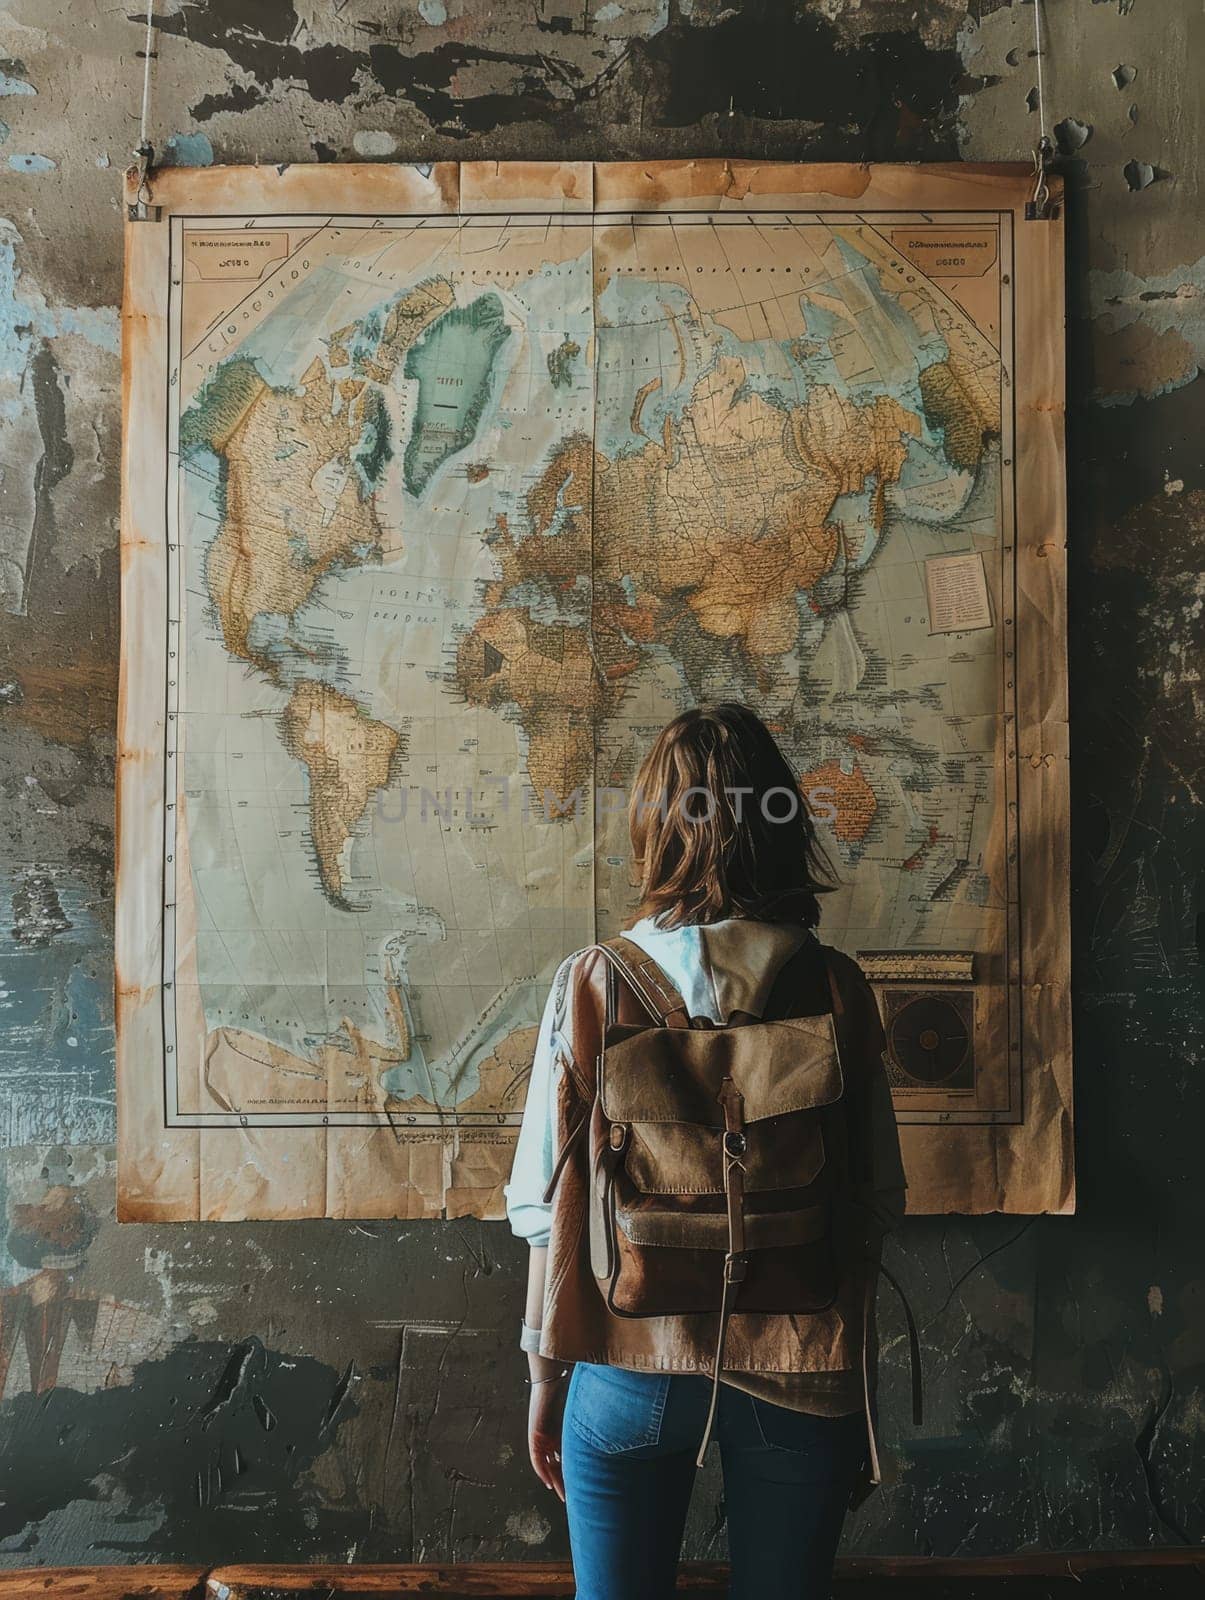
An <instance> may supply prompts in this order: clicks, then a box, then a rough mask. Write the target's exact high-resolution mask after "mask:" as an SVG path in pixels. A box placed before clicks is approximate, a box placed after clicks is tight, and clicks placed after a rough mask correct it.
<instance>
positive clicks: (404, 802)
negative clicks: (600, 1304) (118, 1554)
mask: <svg viewBox="0 0 1205 1600" xmlns="http://www.w3.org/2000/svg"><path fill="white" fill-rule="evenodd" d="M1026 199H1027V185H1026V182H1025V179H1024V177H1023V176H1022V175H1021V174H1020V172H1019V169H1016V168H1010V167H1002V168H960V167H933V168H893V167H883V168H846V167H831V168H824V167H798V168H797V167H792V166H786V165H783V166H776V165H774V164H770V165H765V164H763V165H760V166H759V165H753V164H748V165H746V164H742V163H724V162H694V163H691V162H680V163H659V164H654V165H653V166H647V165H646V166H640V167H635V166H632V167H628V166H623V165H614V166H594V167H591V166H590V165H588V164H568V165H563V166H556V165H553V166H531V165H522V164H518V165H514V166H508V165H507V164H494V163H489V164H464V165H461V166H456V165H454V164H446V165H435V166H430V167H385V166H380V167H362V166H361V167H347V168H332V167H322V168H308V169H307V168H298V167H291V168H286V169H284V170H282V171H278V170H277V169H275V168H267V169H259V168H255V169H238V168H234V169H227V170H222V169H212V170H207V171H203V172H186V171H172V172H167V173H164V174H162V175H161V176H160V177H159V178H158V179H157V180H156V184H155V186H154V189H153V193H152V213H151V216H150V217H149V218H148V219H147V220H137V221H133V220H132V221H130V222H129V223H128V224H127V283H126V303H125V328H126V345H125V362H126V436H125V456H124V489H125V503H124V516H123V553H124V569H123V621H124V648H123V682H122V713H121V716H122V723H121V730H120V734H121V758H122V767H121V785H120V820H119V881H118V928H117V934H118V967H119V978H118V985H119V990H118V1005H119V1104H120V1108H121V1112H120V1210H121V1215H122V1216H123V1217H125V1218H130V1219H148V1220H149V1219H158V1220H171V1219H175V1218H206V1219H221V1218H225V1219H239V1218H244V1217H255V1216H262V1217H284V1216H309V1215H319V1216H321V1215H330V1216H346V1217H357V1216H358V1217H373V1216H438V1215H465V1214H467V1215H477V1216H485V1217H490V1216H498V1215H500V1214H501V1211H502V1203H503V1202H502V1185H503V1183H504V1182H505V1180H506V1177H507V1174H508V1171H509V1167H510V1162H511V1158H512V1155H513V1148H514V1139H515V1136H516V1132H517V1128H518V1125H519V1121H520V1119H521V1116H522V1110H523V1103H524V1096H525V1092H526V1086H527V1078H528V1072H529V1068H530V1062H531V1056H532V1051H533V1048H534V1043H535V1037H536V1029H537V1026H538V1022H539V1017H540V1013H541V1010H542V1007H543V1003H544V999H545V996H546V994H547V992H548V987H549V984H550V982H551V979H552V976H553V973H554V972H555V970H556V968H557V966H558V964H559V963H560V961H561V960H562V959H563V958H564V956H565V955H567V954H568V953H570V952H571V951H573V950H575V949H579V948H581V947H582V946H583V945H586V944H589V943H590V942H591V940H592V939H594V938H596V937H600V936H607V935H609V934H611V933H614V932H617V931H619V929H620V928H621V927H622V925H623V923H624V920H625V918H626V917H627V916H628V915H629V913H630V911H631V907H632V904H633V890H632V884H631V872H630V864H629V861H628V851H627V841H626V822H625V817H624V810H625V807H626V800H627V795H628V792H629V790H630V786H631V783H632V780H633V777H634V773H635V770H636V767H637V765H638V763H639V761H640V758H641V756H642V755H643V753H644V752H645V750H646V749H647V748H648V745H649V742H650V740H651V738H652V737H653V735H654V734H655V732H656V730H657V729H658V728H659V727H660V726H661V725H662V724H663V723H664V722H665V721H666V720H667V719H668V718H669V717H671V716H673V715H674V714H675V713H676V712H678V711H679V710H681V709H683V708H684V707H686V706H689V705H693V704H696V703H698V702H700V701H703V700H707V699H715V698H725V699H740V700H743V701H745V702H747V703H748V704H749V705H751V706H752V707H753V708H754V709H755V710H756V711H757V712H758V713H759V714H760V715H761V716H762V717H763V718H764V719H765V720H766V721H767V723H768V724H769V725H770V727H771V728H772V730H773V731H774V733H775V735H776V737H777V738H778V740H779V742H780V744H781V745H782V747H783V749H784V751H785V753H786V754H787V756H788V759H789V760H790V762H791V763H792V765H793V767H794V769H795V770H796V772H797V773H798V775H799V781H800V786H801V790H802V791H803V793H804V795H805V796H806V797H807V802H808V804H809V806H810V807H811V810H812V812H813V814H814V817H815V819H816V823H817V827H818V831H819V834H820V838H821V840H822V843H823V845H824V848H825V850H826V853H827V855H828V858H829V860H830V862H831V864H832V867H833V872H834V876H835V879H836V880H837V884H838V887H837V888H836V889H835V890H834V892H832V893H831V894H829V895H827V896H825V899H824V908H823V909H824V920H823V925H822V936H823V937H824V938H825V939H826V940H827V941H828V942H831V943H833V944H836V945H838V946H839V947H840V948H842V949H844V950H846V951H848V952H849V953H850V954H852V955H855V956H857V957H858V959H859V960H861V961H862V964H863V966H864V967H865V969H866V971H867V973H868V975H869V976H870V978H871V980H872V982H873V984H874V986H875V989H876V993H877V996H878V1000H879V1004H880V1009H881V1011H882V1014H883V1019H884V1025H885V1028H886V1032H887V1039H888V1051H887V1057H886V1059H887V1066H888V1072H889V1075H890V1077H891V1081H892V1085H893V1090H894V1094H895V1100H896V1110H897V1116H898V1117H899V1120H900V1123H901V1127H902V1133H903V1142H904V1150H905V1160H906V1164H907V1167H908V1176H909V1183H910V1190H911V1195H910V1204H911V1208H912V1209H913V1210H932V1211H946V1210H964V1211H987V1210H1013V1211H1036V1210H1066V1209H1069V1208H1070V1207H1071V1205H1072V1204H1073V1194H1074V1189H1073V1166H1072V1157H1071V1098H1070V1025H1069V993H1068V972H1069V951H1068V946H1067V855H1068V852H1067V839H1066V832H1067V763H1066V707H1065V667H1064V649H1063V607H1064V597H1063V566H1064V548H1063V546H1064V535H1063V527H1064V516H1063V463H1062V398H1063V396H1062V358H1061V345H1060V341H1061V336H1062V334H1061V329H1062V315H1061V303H1062V302H1061V295H1062V281H1061V248H1062V246H1061V224H1060V223H1059V222H1057V221H1029V220H1027V219H1026V217H1025V201H1026Z"/></svg>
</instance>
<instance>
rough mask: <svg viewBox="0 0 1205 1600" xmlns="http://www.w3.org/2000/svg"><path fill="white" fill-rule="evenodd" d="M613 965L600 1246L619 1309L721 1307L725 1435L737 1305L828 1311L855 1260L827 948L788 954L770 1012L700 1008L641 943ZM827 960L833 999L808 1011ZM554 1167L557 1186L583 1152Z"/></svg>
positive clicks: (598, 1266) (593, 1205) (595, 1117)
mask: <svg viewBox="0 0 1205 1600" xmlns="http://www.w3.org/2000/svg"><path fill="white" fill-rule="evenodd" d="M597 949H598V950H599V952H600V953H601V954H602V955H603V956H605V958H606V961H607V972H606V991H605V992H606V1003H605V1012H604V1019H603V1048H602V1051H601V1054H600V1056H599V1059H598V1062H597V1069H596V1081H595V1085H594V1091H595V1092H594V1101H593V1105H592V1107H591V1109H590V1112H589V1114H588V1115H587V1116H586V1117H585V1118H584V1119H583V1123H582V1124H581V1126H580V1127H579V1129H577V1130H575V1134H577V1133H581V1132H584V1131H585V1129H586V1127H587V1126H588V1128H589V1135H590V1172H591V1179H592V1182H591V1186H590V1191H591V1192H590V1232H591V1250H590V1254H591V1260H592V1262H593V1263H594V1272H595V1275H596V1277H597V1279H598V1281H599V1287H600V1289H601V1290H602V1292H603V1293H604V1295H605V1297H606V1303H607V1306H608V1307H609V1309H610V1310H611V1311H612V1312H613V1313H614V1314H615V1315H616V1316H620V1317H665V1316H670V1317H674V1316H688V1315H692V1314H697V1313H700V1312H703V1313H714V1314H715V1315H716V1317H717V1339H716V1354H715V1363H714V1369H713V1384H712V1403H711V1413H710V1415H709V1417H708V1424H707V1431H706V1432H705V1434H704V1438H703V1446H702V1449H701V1450H700V1456H699V1459H700V1461H701V1460H702V1456H703V1451H705V1450H706V1447H707V1441H708V1439H709V1437H710V1433H711V1425H712V1422H713V1420H714V1416H715V1407H716V1402H717V1399H718V1392H719V1391H718V1386H719V1381H720V1372H721V1369H722V1367H723V1361H724V1348H725V1342H726V1338H727V1333H728V1323H729V1319H730V1317H731V1316H732V1315H733V1314H736V1313H740V1312H770V1313H785V1314H792V1315H796V1316H798V1315H801V1314H807V1313H814V1312H818V1311H823V1310H826V1309H827V1308H828V1307H829V1306H831V1305H832V1304H833V1302H834V1301H835V1299H836V1297H837V1291H838V1286H839V1284H840V1283H841V1281H842V1279H843V1274H845V1273H847V1272H848V1271H850V1270H851V1268H853V1267H855V1266H857V1265H858V1263H857V1262H851V1261H848V1260H845V1261H843V1260H842V1259H841V1256H842V1253H843V1250H844V1251H846V1252H847V1251H848V1248H849V1247H848V1245H844V1246H843V1245H842V1242H841V1241H842V1240H843V1239H846V1238H848V1237H849V1234H848V1232H847V1230H845V1229H843V1228H842V1226H841V1203H842V1200H843V1199H844V1198H846V1197H847V1196H848V1191H849V1189H850V1186H851V1182H850V1173H851V1160H852V1152H851V1128H850V1126H849V1118H848V1117H847V1109H848V1103H847V1097H846V1089H847V1085H846V1080H845V1075H844V1073H843V1071H842V1062H841V1053H840V1049H839V1045H838V1027H837V1024H838V1019H839V1017H840V1014H841V997H840V991H839V989H838V987H837V983H836V980H835V978H834V974H833V968H832V963H831V960H830V958H829V955H830V953H829V952H828V951H827V949H826V948H825V947H824V946H822V945H818V944H817V943H816V942H815V941H814V940H810V939H809V940H808V941H806V942H805V944H804V945H803V946H802V947H801V949H800V950H799V952H798V953H797V954H796V955H795V956H794V957H792V958H791V960H789V961H788V962H787V963H785V965H784V966H783V968H782V970H781V972H780V973H779V975H778V978H777V980H776V981H775V983H774V986H773V988H772V990H771V993H770V997H769V1002H768V1004H767V1006H766V1009H765V1012H764V1014H763V1015H762V1017H760V1018H757V1017H752V1016H748V1015H745V1014H742V1013H737V1014H736V1015H735V1016H734V1017H733V1018H732V1020H731V1021H730V1022H729V1023H728V1024H727V1025H725V1026H719V1027H717V1026H715V1025H713V1024H712V1023H710V1022H709V1021H708V1020H707V1019H705V1018H697V1017H696V1018H692V1017H691V1016H690V1015H689V1013H688V1011H687V1008H686V1004H685V1002H684V1001H683V999H682V996H681V995H680V994H679V993H678V991H677V990H676V989H675V988H674V987H673V986H672V984H670V983H669V981H668V979H667V978H666V976H665V974H664V972H662V970H661V968H660V967H659V966H658V965H657V963H656V962H655V961H653V960H652V959H651V958H650V957H648V956H646V955H645V953H644V952H643V951H642V950H641V949H640V948H639V946H637V945H635V944H633V943H632V942H631V941H630V940H627V939H622V938H621V939H612V940H609V941H607V942H606V943H604V944H601V945H599V946H598V947H597ZM818 965H822V967H823V973H824V982H825V984H826V987H827V993H828V997H829V1001H830V1004H831V1010H829V1011H825V1012H822V1013H821V1014H820V1015H807V1016H800V1015H796V1014H795V1012H796V1011H797V1009H798V1007H799V1004H800V1001H801V998H805V997H807V996H808V995H809V991H810V993H811V996H812V997H813V999H814V997H815V995H816V992H817V980H818V978H819V973H818V971H817V967H818ZM576 1143H577V1138H576V1137H574V1138H572V1139H570V1140H569V1141H567V1143H566V1146H565V1148H564V1149H563V1150H562V1152H561V1159H560V1161H559V1162H558V1165H557V1171H556V1172H554V1175H553V1180H552V1183H551V1184H550V1185H549V1194H550V1195H551V1193H552V1191H553V1190H554V1189H555V1187H556V1182H557V1178H558V1177H559V1172H560V1168H561V1166H562V1165H563V1163H564V1160H565V1159H566V1158H567V1156H568V1153H569V1149H570V1148H571V1146H572V1145H574V1144H576Z"/></svg>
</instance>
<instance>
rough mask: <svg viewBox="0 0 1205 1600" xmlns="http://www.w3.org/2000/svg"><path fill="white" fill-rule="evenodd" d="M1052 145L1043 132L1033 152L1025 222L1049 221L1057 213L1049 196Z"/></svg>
mask: <svg viewBox="0 0 1205 1600" xmlns="http://www.w3.org/2000/svg"><path fill="white" fill-rule="evenodd" d="M1053 155H1054V147H1053V146H1052V145H1051V143H1050V140H1049V139H1048V138H1047V137H1046V135H1045V134H1043V135H1042V137H1041V139H1039V141H1038V148H1037V149H1036V150H1035V151H1034V153H1033V193H1032V194H1031V195H1030V197H1029V199H1028V200H1027V201H1026V202H1025V220H1026V222H1050V221H1051V220H1052V219H1053V218H1054V217H1056V216H1057V215H1058V207H1057V206H1056V205H1055V204H1054V203H1053V202H1052V201H1051V198H1050V183H1049V176H1050V161H1051V158H1052V156H1053Z"/></svg>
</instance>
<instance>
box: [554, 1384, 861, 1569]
mask: <svg viewBox="0 0 1205 1600" xmlns="http://www.w3.org/2000/svg"><path fill="white" fill-rule="evenodd" d="M710 1391H711V1382H710V1379H708V1378H705V1377H696V1376H694V1375H693V1374H692V1375H677V1376H671V1375H670V1374H668V1373H652V1372H628V1371H625V1370H623V1369H622V1368H619V1367H596V1366H590V1365H587V1364H585V1363H582V1364H579V1365H578V1366H577V1367H575V1368H574V1370H573V1378H572V1381H571V1382H570V1385H569V1395H568V1398H567V1400H566V1403H565V1426H564V1436H563V1439H562V1443H561V1455H562V1460H563V1466H564V1472H565V1495H566V1502H567V1510H568V1513H569V1541H570V1544H571V1546H572V1549H573V1570H574V1575H575V1577H576V1579H577V1595H578V1600H668V1597H670V1596H672V1594H673V1592H674V1583H675V1578H676V1575H677V1570H678V1554H679V1550H680V1548H681V1545H682V1532H683V1529H684V1527H685V1524H686V1510H687V1507H688V1505H689V1503H690V1494H691V1490H692V1488H693V1487H694V1481H695V1455H696V1454H697V1452H698V1448H699V1442H700V1440H701V1439H702V1437H703V1426H704V1423H705V1420H706V1416H707V1405H708V1400H709V1399H710ZM714 1437H715V1438H716V1439H717V1440H718V1442H719V1447H720V1462H721V1465H722V1467H723V1473H724V1501H725V1506H726V1509H727V1518H728V1551H729V1556H730V1558H731V1562H732V1587H731V1589H730V1591H729V1593H730V1595H731V1597H732V1600H827V1596H828V1594H829V1586H830V1583H831V1580H832V1572H833V1558H834V1556H835V1555H836V1551H837V1541H838V1540H839V1539H840V1537H841V1525H842V1523H843V1521H844V1520H845V1512H846V1508H847V1506H848V1504H849V1497H850V1493H851V1491H852V1489H853V1487H854V1484H855V1481H856V1480H857V1477H858V1473H859V1470H860V1468H861V1466H862V1462H863V1459H864V1457H865V1454H866V1421H865V1418H864V1417H863V1416H862V1415H861V1413H856V1414H855V1415H853V1416H848V1417H813V1416H808V1415H806V1414H805V1413H803V1412H799V1411H788V1410H787V1409H786V1408H785V1407H783V1406H775V1405H770V1404H769V1403H768V1402H767V1401H764V1400H754V1399H752V1398H751V1397H750V1396H749V1395H747V1394H742V1393H741V1392H740V1391H739V1390H737V1389H732V1388H729V1387H728V1386H727V1385H725V1386H724V1387H723V1388H722V1389H721V1391H720V1405H719V1414H718V1417H717V1420H716V1427H715V1434H714Z"/></svg>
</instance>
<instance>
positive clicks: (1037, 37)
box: [1025, 0, 1054, 221]
mask: <svg viewBox="0 0 1205 1600" xmlns="http://www.w3.org/2000/svg"><path fill="white" fill-rule="evenodd" d="M1042 6H1043V0H1033V53H1034V57H1035V59H1036V60H1037V63H1038V128H1039V134H1038V147H1037V149H1036V150H1035V151H1034V153H1033V195H1032V196H1031V198H1030V201H1029V204H1028V205H1027V206H1026V208H1025V214H1026V216H1027V217H1028V218H1030V220H1039V221H1044V220H1045V219H1046V218H1047V217H1049V215H1050V185H1049V183H1048V182H1047V167H1048V165H1049V162H1050V158H1051V156H1052V155H1053V154H1054V147H1053V146H1052V145H1051V143H1050V137H1049V135H1048V134H1047V132H1046V75H1045V61H1046V40H1045V37H1044V33H1045V28H1044V18H1043V14H1042Z"/></svg>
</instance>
